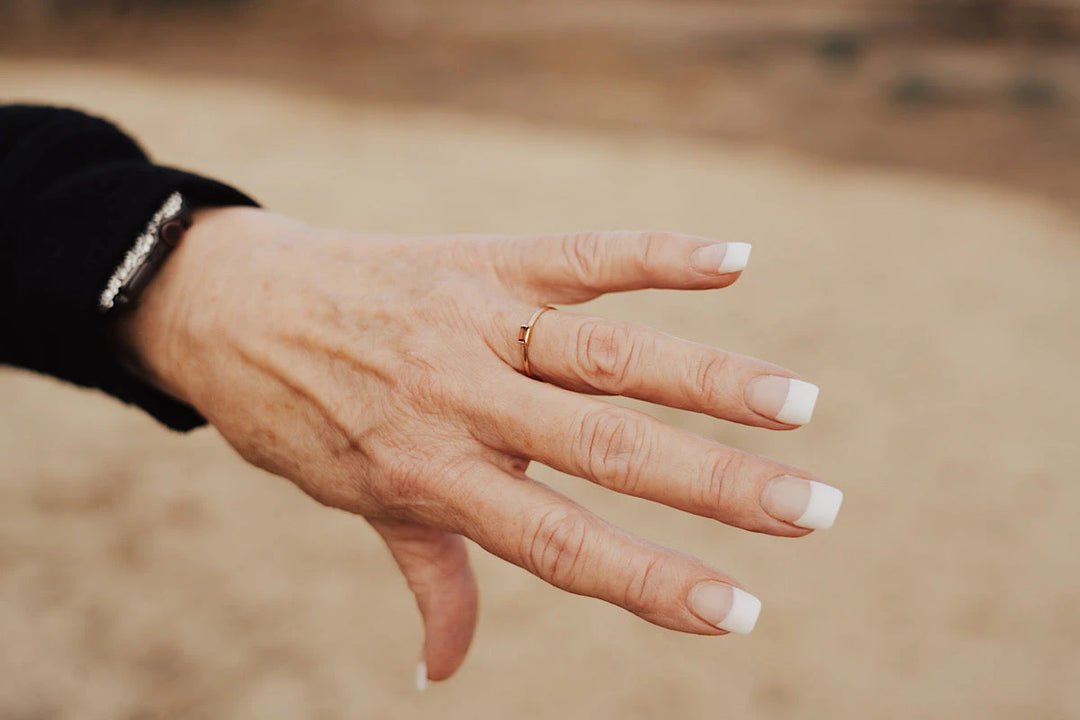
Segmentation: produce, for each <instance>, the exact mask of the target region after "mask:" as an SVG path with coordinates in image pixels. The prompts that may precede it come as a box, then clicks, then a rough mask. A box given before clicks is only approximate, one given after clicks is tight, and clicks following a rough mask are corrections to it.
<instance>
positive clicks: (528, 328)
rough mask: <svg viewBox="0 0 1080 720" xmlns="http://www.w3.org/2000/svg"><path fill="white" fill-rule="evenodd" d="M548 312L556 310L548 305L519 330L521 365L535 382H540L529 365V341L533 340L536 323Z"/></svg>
mask: <svg viewBox="0 0 1080 720" xmlns="http://www.w3.org/2000/svg"><path fill="white" fill-rule="evenodd" d="M548 310H555V308H553V307H551V306H550V305H546V306H544V307H542V308H540V309H539V310H537V311H536V312H534V313H533V316H532V317H531V318H529V322H528V323H526V324H525V325H522V326H521V329H520V330H518V336H517V341H518V343H519V344H520V345H521V364H522V366H523V367H524V368H525V374H526V375H528V376H529V377H531V378H532V379H533V380H538V379H539V378H537V377H536V376H535V375H533V374H532V367H531V366H530V365H529V341H530V340H532V332H533V328H534V327H535V326H536V321H537V320H539V319H540V316H541V315H543V314H544V313H546V312H547V311H548Z"/></svg>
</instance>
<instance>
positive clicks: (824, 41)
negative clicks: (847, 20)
mask: <svg viewBox="0 0 1080 720" xmlns="http://www.w3.org/2000/svg"><path fill="white" fill-rule="evenodd" d="M816 51H817V55H818V57H820V58H821V59H822V60H824V61H825V62H828V63H831V64H834V65H851V64H853V63H855V62H857V61H858V60H859V58H860V57H861V56H862V51H863V40H862V37H861V36H860V35H859V34H858V33H857V32H855V31H854V30H831V31H829V32H826V33H824V34H822V35H821V37H819V38H818V41H817V47H816Z"/></svg>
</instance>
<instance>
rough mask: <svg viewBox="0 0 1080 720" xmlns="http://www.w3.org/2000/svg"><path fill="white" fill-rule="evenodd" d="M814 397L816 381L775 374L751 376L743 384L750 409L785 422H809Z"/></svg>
mask: <svg viewBox="0 0 1080 720" xmlns="http://www.w3.org/2000/svg"><path fill="white" fill-rule="evenodd" d="M817 397H818V386H817V385H813V384H811V383H808V382H804V381H802V380H795V379H792V378H785V377H778V376H776V375H762V376H761V377H758V378H755V379H754V380H753V382H751V383H750V384H749V385H748V386H747V388H746V404H747V405H749V406H750V409H751V410H753V411H754V412H756V413H758V414H759V415H764V416H765V417H770V418H772V419H774V420H777V421H778V422H782V423H787V424H788V425H805V424H806V423H808V422H810V418H811V417H812V416H813V414H814V405H815V404H816V403H817Z"/></svg>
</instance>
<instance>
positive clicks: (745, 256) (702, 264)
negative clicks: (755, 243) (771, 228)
mask: <svg viewBox="0 0 1080 720" xmlns="http://www.w3.org/2000/svg"><path fill="white" fill-rule="evenodd" d="M749 261H750V243H744V242H730V243H718V244H716V245H706V246H705V247H703V248H698V249H697V250H695V251H694V254H693V255H691V256H690V264H691V265H692V266H693V268H694V269H695V270H697V271H698V272H703V273H710V274H715V275H726V274H727V273H734V272H739V271H741V270H745V269H746V264H747V263H748V262H749Z"/></svg>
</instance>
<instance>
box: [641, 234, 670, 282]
mask: <svg viewBox="0 0 1080 720" xmlns="http://www.w3.org/2000/svg"><path fill="white" fill-rule="evenodd" d="M668 239H669V236H668V235H667V234H666V233H662V232H643V233H641V234H640V235H639V236H638V248H637V250H638V251H637V253H635V254H634V258H635V260H636V263H637V265H636V268H635V269H636V270H637V272H638V274H640V275H647V274H648V272H649V269H650V268H655V267H659V263H660V259H661V257H662V255H663V250H664V245H665V244H666V243H667V241H668Z"/></svg>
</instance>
